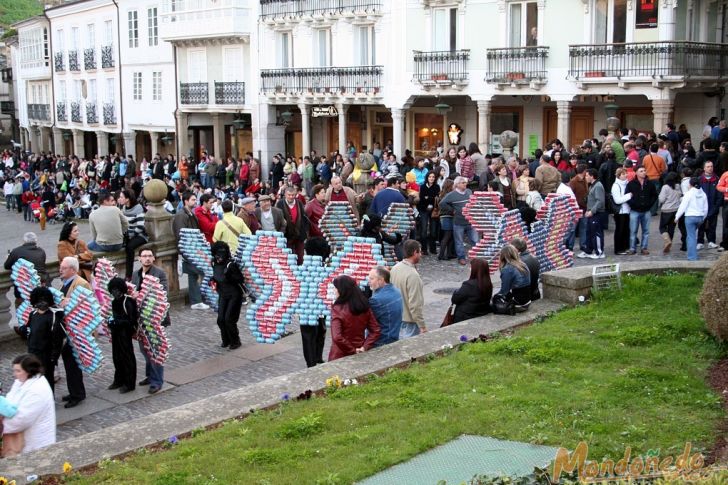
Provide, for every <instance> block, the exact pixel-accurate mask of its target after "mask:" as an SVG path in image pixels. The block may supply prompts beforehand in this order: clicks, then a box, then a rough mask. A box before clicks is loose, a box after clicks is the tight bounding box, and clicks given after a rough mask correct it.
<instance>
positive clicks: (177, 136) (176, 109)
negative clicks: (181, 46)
mask: <svg viewBox="0 0 728 485" xmlns="http://www.w3.org/2000/svg"><path fill="white" fill-rule="evenodd" d="M172 56H173V57H174V153H175V154H176V156H177V163H179V160H180V158H181V156H182V154H181V153H180V152H179V151H180V143H181V142H182V138H181V137H182V135H181V133H180V127H179V92H178V91H179V84H177V83H178V82H179V81H178V79H177V46H176V45H175V44H172ZM185 136H187V133H186V132H185ZM188 163H189V161H188Z"/></svg>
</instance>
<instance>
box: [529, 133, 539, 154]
mask: <svg viewBox="0 0 728 485" xmlns="http://www.w3.org/2000/svg"><path fill="white" fill-rule="evenodd" d="M536 150H538V135H528V154H529V155H530V156H534V154H535V153H536Z"/></svg>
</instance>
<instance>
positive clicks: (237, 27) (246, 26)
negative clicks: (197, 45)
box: [159, 0, 255, 44]
mask: <svg viewBox="0 0 728 485" xmlns="http://www.w3.org/2000/svg"><path fill="white" fill-rule="evenodd" d="M160 19H161V25H160V32H159V34H160V36H161V37H162V40H166V41H169V42H173V43H179V44H185V43H186V42H191V43H194V42H195V41H196V40H199V39H215V38H228V39H237V40H238V41H239V40H240V39H241V38H243V37H248V38H249V37H250V33H251V32H252V30H253V29H254V28H255V22H254V21H253V10H252V8H251V7H250V5H249V2H241V1H240V0H164V1H163V3H162V12H161V14H160Z"/></svg>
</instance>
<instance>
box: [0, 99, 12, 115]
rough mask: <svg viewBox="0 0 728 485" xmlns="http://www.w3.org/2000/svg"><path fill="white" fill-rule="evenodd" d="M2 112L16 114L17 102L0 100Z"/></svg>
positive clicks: (0, 110) (0, 111) (0, 112)
mask: <svg viewBox="0 0 728 485" xmlns="http://www.w3.org/2000/svg"><path fill="white" fill-rule="evenodd" d="M0 114H4V115H11V116H15V102H14V101H0Z"/></svg>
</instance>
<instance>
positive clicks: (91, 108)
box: [86, 102, 99, 125]
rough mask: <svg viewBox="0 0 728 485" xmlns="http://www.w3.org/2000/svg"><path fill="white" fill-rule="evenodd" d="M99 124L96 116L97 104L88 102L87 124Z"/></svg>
mask: <svg viewBox="0 0 728 485" xmlns="http://www.w3.org/2000/svg"><path fill="white" fill-rule="evenodd" d="M98 122H99V117H98V116H97V115H96V103H94V102H86V124H88V125H94V124H96V123H98Z"/></svg>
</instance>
